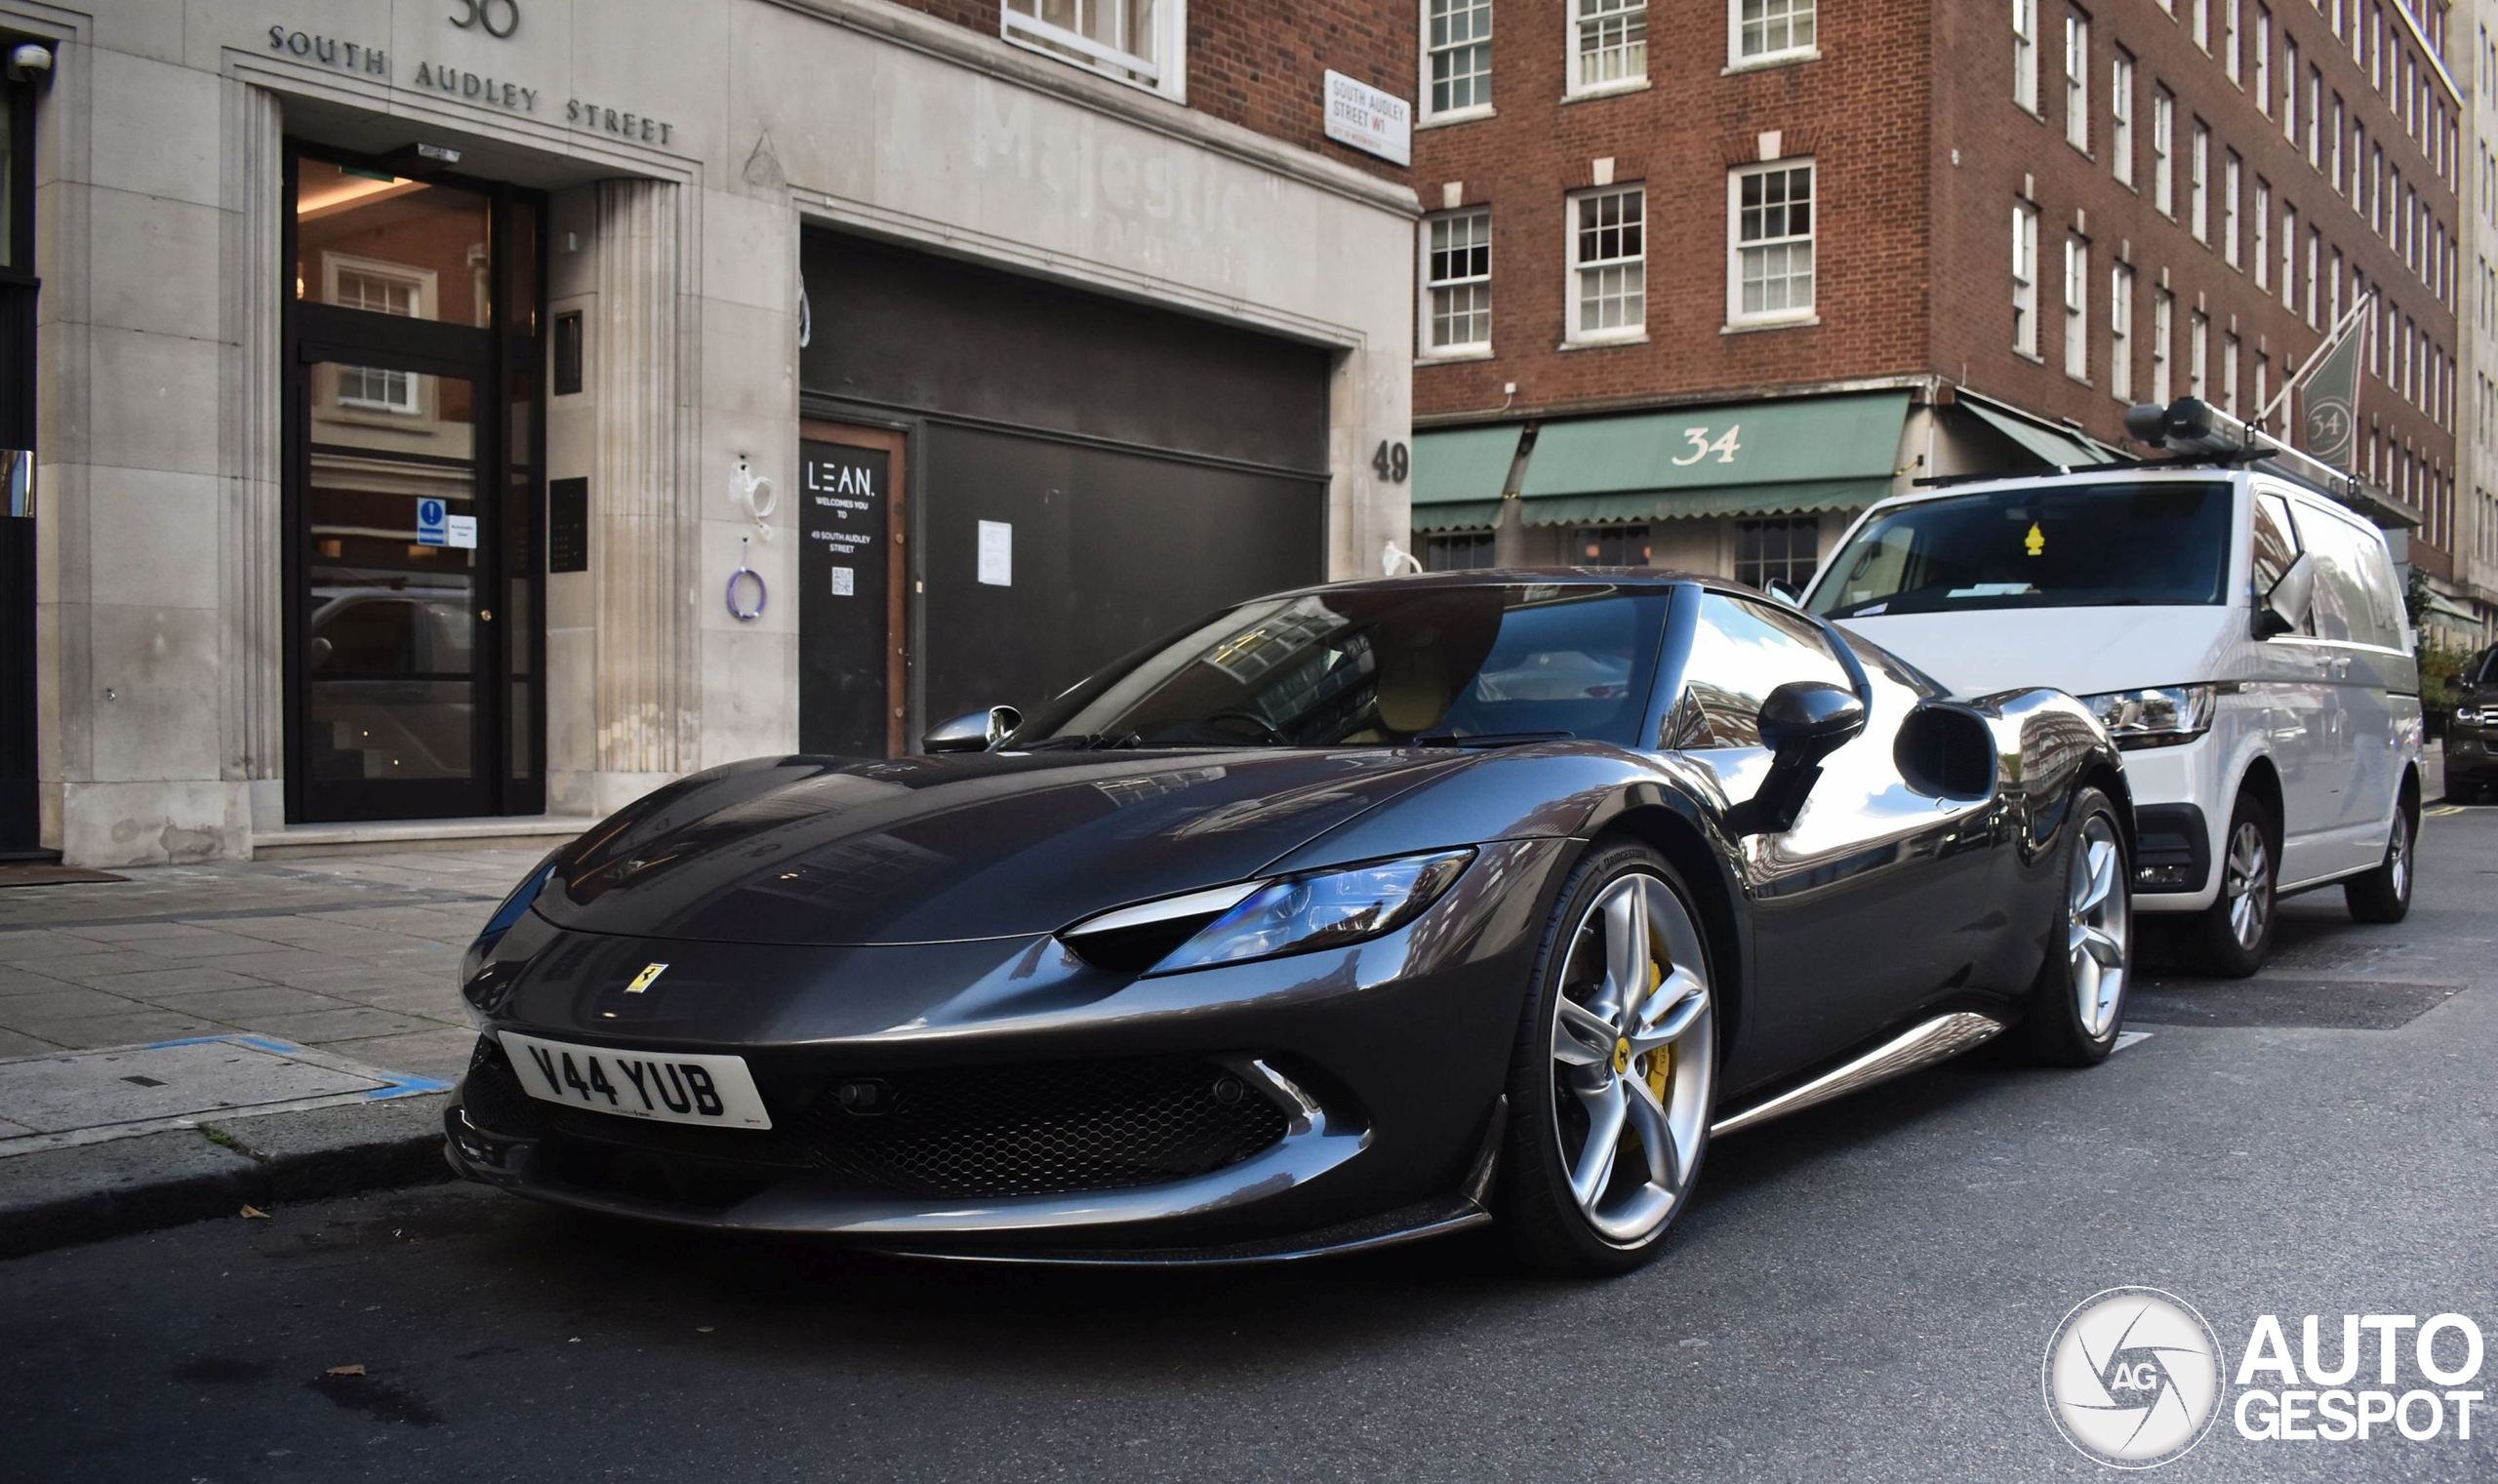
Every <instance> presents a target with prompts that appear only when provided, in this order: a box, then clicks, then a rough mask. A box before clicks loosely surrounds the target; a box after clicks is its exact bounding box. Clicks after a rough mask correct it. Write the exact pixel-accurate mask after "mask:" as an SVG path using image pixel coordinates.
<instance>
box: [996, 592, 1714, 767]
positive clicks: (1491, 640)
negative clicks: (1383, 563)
mask: <svg viewBox="0 0 2498 1484" xmlns="http://www.w3.org/2000/svg"><path fill="white" fill-rule="evenodd" d="M1669 597H1670V590H1669V589H1666V588H1654V589H1627V588H1622V587H1616V586H1610V585H1588V584H1581V583H1555V584H1518V585H1488V584H1487V585H1483V586H1466V587H1443V586H1436V585H1422V584H1419V583H1418V584H1417V585H1415V586H1412V587H1408V588H1402V589H1380V588H1365V589H1353V590H1349V591H1340V592H1327V593H1313V594H1309V595H1307V596H1302V597H1286V598H1267V599H1261V600H1260V601H1258V602H1255V603H1250V604H1246V605H1244V606H1242V607H1239V608H1235V609H1232V610H1230V611H1229V612H1228V613H1224V614H1222V615H1220V616H1218V617H1216V618H1214V619H1212V620H1209V621H1208V622H1204V623H1201V624H1199V625H1198V626H1196V627H1195V628H1193V629H1190V630H1189V631H1188V632H1186V633H1183V634H1181V635H1180V636H1178V637H1177V638H1175V639H1172V640H1170V641H1169V642H1167V643H1165V644H1162V645H1158V646H1155V647H1153V648H1150V649H1148V650H1145V651H1142V652H1140V653H1139V654H1136V655H1132V656H1130V657H1129V658H1128V659H1126V660H1124V661H1121V662H1119V663H1117V664H1115V665H1112V666H1111V667H1110V668H1108V669H1107V670H1105V671H1103V672H1102V673H1100V674H1098V675H1095V676H1094V677H1093V678H1092V679H1090V680H1087V681H1085V682H1084V683H1083V684H1081V685H1079V686H1077V687H1076V688H1075V689H1074V690H1072V691H1069V692H1068V694H1067V695H1065V696H1063V697H1061V698H1060V699H1059V701H1058V702H1056V703H1054V704H1053V705H1051V706H1050V707H1048V708H1047V710H1046V711H1045V712H1044V713H1043V714H1041V715H1040V716H1037V717H1035V718H1034V719H1033V720H1031V721H1030V722H1027V724H1026V725H1024V726H1023V727H1021V728H1019V729H1018V730H1017V731H1016V733H1015V736H1014V740H1013V741H1012V742H1010V743H1008V745H1009V746H1011V747H1017V748H1027V747H1050V746H1080V745H1094V746H1119V745H1125V746H1144V747H1157V746H1159V747H1177V746H1226V747H1231V746H1261V745H1264V746H1285V747H1332V746H1361V745H1364V744H1370V745H1378V746H1393V745H1401V744H1405V743H1409V742H1417V741H1420V742H1425V743H1431V742H1450V743H1456V742H1465V741H1467V740H1470V739H1486V740H1492V739H1497V740H1503V741H1509V740H1529V739H1536V738H1543V737H1552V738H1563V737H1581V738H1591V739H1597V740H1601V741H1606V742H1619V743H1622V744H1624V745H1626V746H1628V745H1632V744H1634V742H1635V740H1636V738H1637V735H1638V732H1639V723H1640V720H1641V718H1642V716H1643V715H1644V714H1645V712H1646V709H1647V704H1648V690H1649V684H1650V681H1651V679H1652V677H1653V675H1654V673H1655V670H1656V664H1657V647H1658V645H1659V644H1660V643H1661V642H1663V638H1664V633H1665V622H1666V608H1667V605H1668V601H1669Z"/></svg>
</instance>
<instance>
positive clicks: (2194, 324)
mask: <svg viewBox="0 0 2498 1484" xmlns="http://www.w3.org/2000/svg"><path fill="white" fill-rule="evenodd" d="M2211 366H2212V321H2211V316H2209V315H2207V314H2202V313H2199V312H2193V313H2189V314H2188V315H2187V316H2186V395H2188V396H2190V397H2193V398H2195V399H2196V400H2197V401H2203V402H2208V401H2210V400H2211V399H2210V398H2209V397H2206V396H2205V395H2204V394H2203V393H2204V392H2205V390H2206V389H2208V387H2209V385H2210V376H2211Z"/></svg>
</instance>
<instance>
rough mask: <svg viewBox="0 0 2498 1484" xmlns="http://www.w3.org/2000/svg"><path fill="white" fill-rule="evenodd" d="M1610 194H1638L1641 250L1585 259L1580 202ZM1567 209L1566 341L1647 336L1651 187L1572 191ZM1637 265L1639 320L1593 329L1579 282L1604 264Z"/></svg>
mask: <svg viewBox="0 0 2498 1484" xmlns="http://www.w3.org/2000/svg"><path fill="white" fill-rule="evenodd" d="M1610 196H1628V197H1635V198H1636V199H1637V201H1638V203H1639V252H1638V254H1637V255H1636V256H1626V257H1619V258H1602V259H1591V260H1585V261H1583V260H1582V259H1581V258H1580V257H1579V211H1580V206H1581V203H1583V202H1588V201H1601V200H1604V199H1605V198H1607V197H1610ZM1567 199H1568V202H1569V206H1568V209H1567V210H1566V211H1564V212H1563V213H1562V216H1561V230H1562V238H1563V241H1562V261H1563V262H1565V263H1567V264H1569V277H1568V279H1567V280H1566V281H1565V283H1564V286H1563V287H1564V291H1565V293H1566V294H1567V296H1568V297H1567V299H1566V300H1565V301H1564V311H1563V312H1564V313H1565V314H1566V315H1567V316H1568V319H1567V323H1568V325H1569V331H1568V333H1567V334H1566V335H1565V336H1564V337H1563V342H1564V343H1566V344H1572V345H1609V344H1620V343H1622V342H1623V341H1643V340H1646V339H1647V338H1648V188H1647V186H1646V185H1645V184H1644V183H1634V184H1630V185H1602V186H1598V187H1596V188H1595V189H1593V190H1582V191H1573V192H1571V194H1570V195H1569V197H1568V198H1567ZM1622 266H1636V267H1637V268H1638V270H1639V318H1638V320H1637V322H1636V323H1632V324H1623V325H1612V326H1605V327H1600V328H1597V329H1593V330H1590V329H1588V328H1586V327H1585V325H1584V324H1583V323H1582V322H1581V320H1580V311H1581V308H1582V305H1581V302H1580V299H1581V296H1580V293H1579V284H1580V281H1581V279H1582V278H1583V277H1584V276H1585V275H1586V274H1589V273H1592V272H1600V271H1602V270H1603V269H1605V268H1610V267H1622Z"/></svg>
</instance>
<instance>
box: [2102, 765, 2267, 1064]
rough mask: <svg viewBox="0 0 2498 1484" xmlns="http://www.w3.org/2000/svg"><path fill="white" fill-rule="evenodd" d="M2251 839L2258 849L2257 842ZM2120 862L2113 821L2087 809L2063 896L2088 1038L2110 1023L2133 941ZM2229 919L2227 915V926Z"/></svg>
mask: <svg viewBox="0 0 2498 1484" xmlns="http://www.w3.org/2000/svg"><path fill="white" fill-rule="evenodd" d="M2257 845H2258V848H2259V849H2260V848H2261V846H2262V842H2261V841H2260V840H2259V841H2258V842H2257ZM2124 863H2125V853H2124V849H2123V847H2122V845H2121V844H2119V842H2118V841H2117V839H2116V826H2115V824H2114V823H2113V822H2110V820H2109V819H2108V817H2107V816H2106V815H2104V814H2094V815H2092V816H2091V817H2090V821H2089V822H2088V823H2086V824H2084V825H2083V826H2082V831H2081V839H2080V841H2079V843H2078V848H2076V849H2075V851H2074V853H2073V872H2072V880H2071V881H2070V882H2069V883H2068V885H2067V889H2066V894H2065V901H2066V918H2067V929H2066V953H2067V954H2068V956H2069V957H2070V959H2071V962H2072V965H2073V992H2074V1001H2075V1009H2076V1010H2077V1011H2078V1012H2079V1013H2080V1017H2081V1028H2082V1030H2083V1031H2084V1032H2085V1033H2086V1034H2088V1035H2089V1036H2090V1038H2091V1039H2092V1040H2094V1041H2095V1040H2097V1039H2098V1038H2100V1037H2101V1036H2104V1035H2106V1034H2107V1033H2108V1027H2109V1026H2110V1025H2112V1024H2114V1023H2115V1020H2116V1007H2117V1006H2118V1005H2119V1004H2121V1003H2122V1002H2123V1000H2124V997H2125V971H2126V958H2127V948H2128V946H2129V945H2130V944H2131V943H2132V942H2133V940H2132V937H2131V936H2130V934H2129V933H2128V932H2127V931H2126V930H2127V926H2128V923H2127V915H2128V914H2129V913H2130V912H2131V911H2132V910H2133V902H2132V899H2131V898H2130V897H2129V896H2128V895H2127V894H2126V891H2125V883H2124V882H2123V880H2122V879H2121V877H2122V876H2123V874H2124ZM2235 922H2236V919H2235V917H2234V916H2233V919H2232V923H2233V926H2235ZM2242 931H2243V930H2241V932H2242Z"/></svg>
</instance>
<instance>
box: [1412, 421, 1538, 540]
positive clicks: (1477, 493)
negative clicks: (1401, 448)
mask: <svg viewBox="0 0 2498 1484" xmlns="http://www.w3.org/2000/svg"><path fill="white" fill-rule="evenodd" d="M1518 431H1519V428H1518V424H1517V423H1514V422H1510V423H1503V424H1498V425H1495V426H1491V427H1441V428H1432V429H1430V430H1429V431H1426V432H1418V433H1416V434H1415V435H1414V482H1413V498H1414V524H1415V526H1416V527H1417V528H1420V529H1430V528H1429V527H1425V526H1424V517H1425V514H1426V512H1425V510H1424V508H1423V507H1424V506H1426V505H1447V504H1458V503H1469V504H1479V503H1481V502H1483V501H1494V502H1496V503H1497V502H1498V501H1499V500H1500V498H1501V496H1502V495H1503V494H1505V493H1507V492H1506V491H1504V490H1503V489H1502V486H1503V485H1504V484H1506V483H1508V482H1509V477H1510V461H1511V460H1512V459H1513V458H1515V457H1516V455H1517V451H1518ZM1429 513H1430V518H1431V519H1432V520H1434V521H1436V520H1439V519H1440V518H1441V516H1440V514H1439V512H1437V511H1431V512H1429ZM1482 523H1484V524H1488V523H1489V517H1488V516H1487V517H1485V519H1484V521H1483V522H1482ZM1441 529H1446V528H1445V527H1442V528H1441Z"/></svg>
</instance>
